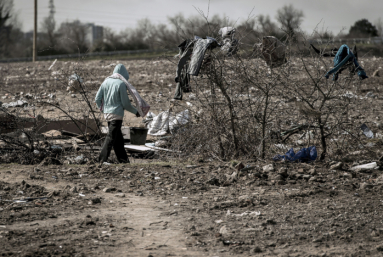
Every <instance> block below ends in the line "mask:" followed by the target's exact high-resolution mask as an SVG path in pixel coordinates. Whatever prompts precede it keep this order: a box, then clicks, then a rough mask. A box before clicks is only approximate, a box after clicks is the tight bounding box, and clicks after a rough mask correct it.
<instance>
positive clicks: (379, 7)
mask: <svg viewBox="0 0 383 257" xmlns="http://www.w3.org/2000/svg"><path fill="white" fill-rule="evenodd" d="M33 2H34V1H33V0H14V8H15V10H16V11H18V15H19V19H20V21H21V22H22V24H23V30H24V31H30V30H32V29H33ZM48 4H49V0H38V20H39V23H38V24H39V25H40V23H41V21H42V19H43V18H44V17H46V16H48V14H49V8H48ZM54 4H55V7H56V14H55V19H56V23H57V24H60V23H61V22H63V21H71V20H75V19H79V20H81V21H83V22H93V23H95V24H97V25H102V26H106V27H110V28H112V29H113V30H115V31H117V32H118V31H121V30H124V29H125V28H127V27H134V26H135V25H136V22H137V20H139V19H143V18H149V19H150V20H152V21H153V22H154V23H167V17H168V16H173V15H175V14H177V13H183V14H184V15H185V16H186V17H188V16H190V15H198V12H197V11H196V9H195V7H196V8H199V9H201V10H202V11H204V12H205V13H207V11H208V6H209V1H208V0H92V1H90V0H55V1H54ZM286 4H293V5H294V7H295V8H297V9H300V10H302V11H303V12H304V14H305V18H304V21H303V23H302V28H303V30H304V31H306V32H308V33H311V32H312V31H313V29H314V28H315V27H316V26H317V24H318V23H320V22H321V21H322V22H321V23H320V28H321V29H322V28H324V29H327V30H330V31H333V32H334V33H335V34H337V33H338V32H339V31H340V30H341V29H342V28H345V29H346V32H348V30H349V28H350V26H351V25H352V24H354V22H355V21H357V20H359V19H362V18H367V19H368V20H369V21H370V22H372V23H374V22H375V21H376V20H377V19H378V18H382V19H383V0H363V1H362V0H291V1H286V0H262V1H260V0H211V1H210V15H213V14H219V15H225V16H228V17H229V18H230V19H231V20H239V21H241V20H244V19H246V18H247V17H248V16H249V15H250V13H251V10H252V9H253V8H254V9H253V12H252V13H251V15H253V16H257V15H260V14H263V15H270V17H271V18H272V19H273V20H274V21H275V15H276V11H277V10H278V9H279V8H280V7H282V6H283V5H286Z"/></svg>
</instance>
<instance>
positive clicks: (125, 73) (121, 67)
mask: <svg viewBox="0 0 383 257" xmlns="http://www.w3.org/2000/svg"><path fill="white" fill-rule="evenodd" d="M114 73H119V74H121V75H122V76H123V77H124V78H125V79H126V80H127V81H128V80H129V73H128V71H127V70H126V68H125V66H124V65H123V64H121V63H120V64H117V65H116V67H115V68H114V70H113V74H114Z"/></svg>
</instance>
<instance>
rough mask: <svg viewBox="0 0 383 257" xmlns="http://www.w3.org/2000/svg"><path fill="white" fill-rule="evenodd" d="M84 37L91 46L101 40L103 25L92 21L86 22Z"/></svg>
mask: <svg viewBox="0 0 383 257" xmlns="http://www.w3.org/2000/svg"><path fill="white" fill-rule="evenodd" d="M87 25H88V28H87V33H86V39H87V41H88V42H89V43H90V46H93V45H94V44H95V43H96V42H98V41H100V40H102V38H103V36H104V27H103V26H97V25H94V23H88V24H87Z"/></svg>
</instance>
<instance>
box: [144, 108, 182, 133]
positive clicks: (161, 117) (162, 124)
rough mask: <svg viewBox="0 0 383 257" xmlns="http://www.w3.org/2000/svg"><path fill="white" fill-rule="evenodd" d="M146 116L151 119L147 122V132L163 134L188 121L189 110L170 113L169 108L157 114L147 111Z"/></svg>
mask: <svg viewBox="0 0 383 257" xmlns="http://www.w3.org/2000/svg"><path fill="white" fill-rule="evenodd" d="M148 116H150V118H152V117H153V118H152V121H149V122H148V125H147V128H148V129H149V131H148V134H149V135H153V136H163V135H166V134H167V133H168V131H169V132H170V133H172V131H173V130H174V129H175V128H176V127H178V126H180V125H184V124H186V123H188V121H189V110H184V111H182V112H180V113H177V114H176V115H174V114H172V113H170V111H169V110H167V111H164V112H161V113H160V114H158V115H157V116H155V115H154V114H153V113H151V112H150V113H148Z"/></svg>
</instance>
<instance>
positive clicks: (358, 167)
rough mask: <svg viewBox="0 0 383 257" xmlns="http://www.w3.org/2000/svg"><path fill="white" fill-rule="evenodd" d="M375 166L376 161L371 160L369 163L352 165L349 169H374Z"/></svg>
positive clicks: (376, 165)
mask: <svg viewBox="0 0 383 257" xmlns="http://www.w3.org/2000/svg"><path fill="white" fill-rule="evenodd" d="M376 167H378V164H377V163H376V162H371V163H367V164H362V165H358V166H354V167H352V168H350V170H352V171H355V170H372V169H375V168H376Z"/></svg>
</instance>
